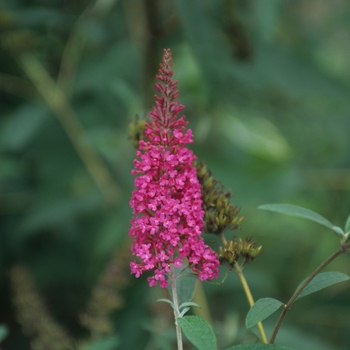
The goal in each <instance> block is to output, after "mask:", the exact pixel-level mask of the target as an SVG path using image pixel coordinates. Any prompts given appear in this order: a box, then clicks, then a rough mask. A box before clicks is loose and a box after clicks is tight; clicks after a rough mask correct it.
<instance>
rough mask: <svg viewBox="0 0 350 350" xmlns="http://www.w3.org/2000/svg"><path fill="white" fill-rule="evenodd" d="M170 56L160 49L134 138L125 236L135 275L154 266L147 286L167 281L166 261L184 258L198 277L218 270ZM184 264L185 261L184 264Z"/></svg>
mask: <svg viewBox="0 0 350 350" xmlns="http://www.w3.org/2000/svg"><path fill="white" fill-rule="evenodd" d="M171 67H172V57H171V52H170V50H169V49H167V50H164V56H163V61H162V63H161V64H160V69H159V75H157V79H158V80H159V82H158V83H157V84H156V85H155V88H156V89H157V90H158V91H159V93H160V96H157V95H155V99H156V106H155V107H153V110H152V111H151V113H150V115H149V117H150V122H149V123H146V131H145V135H146V140H141V141H140V142H139V149H138V151H137V152H136V156H137V157H138V159H136V160H135V161H134V165H135V168H134V170H132V173H133V174H136V175H138V177H136V179H135V188H136V189H135V190H134V191H133V193H132V198H131V201H130V205H131V207H132V209H133V214H134V217H133V219H132V221H131V229H130V231H129V234H130V236H132V237H133V240H134V244H133V246H132V252H133V254H134V255H135V256H137V257H138V258H139V260H141V262H139V263H138V262H136V261H134V262H131V264H130V267H131V272H132V273H133V274H135V275H136V277H139V276H140V275H141V274H142V273H143V272H145V271H150V270H152V271H154V275H153V276H152V277H149V278H148V282H149V285H150V286H154V285H157V284H158V283H159V285H160V286H161V287H163V288H166V287H167V286H168V281H167V279H166V275H167V273H168V272H169V271H170V266H171V264H173V265H174V266H176V267H182V264H183V262H184V259H185V258H186V259H187V260H185V261H186V264H188V267H189V268H190V269H191V270H192V271H193V272H194V273H196V274H198V277H199V279H200V280H207V279H212V278H216V277H217V276H218V265H219V261H218V258H217V254H216V253H215V252H214V251H213V250H212V249H210V248H209V247H208V246H207V245H206V244H205V243H204V240H203V237H202V236H201V234H202V232H203V226H204V225H203V215H204V212H203V209H202V200H201V188H200V184H199V182H198V179H197V173H196V169H195V167H194V165H193V162H194V160H195V159H196V157H195V155H194V154H193V152H192V151H190V150H189V149H187V148H186V147H185V145H186V144H189V143H192V142H193V139H192V131H191V130H190V129H188V130H187V131H185V126H186V124H187V122H186V121H185V116H182V117H177V114H178V113H179V112H181V111H182V109H183V108H184V106H183V105H181V104H179V103H178V101H176V99H177V97H178V95H179V92H178V91H177V90H176V87H177V81H173V80H172V76H173V71H172V70H171ZM186 266H187V265H186Z"/></svg>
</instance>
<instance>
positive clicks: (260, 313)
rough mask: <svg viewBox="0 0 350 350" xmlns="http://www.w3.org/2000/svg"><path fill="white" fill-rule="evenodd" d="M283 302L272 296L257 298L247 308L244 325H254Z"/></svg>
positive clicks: (248, 326)
mask: <svg viewBox="0 0 350 350" xmlns="http://www.w3.org/2000/svg"><path fill="white" fill-rule="evenodd" d="M282 305H283V303H282V302H281V301H279V300H276V299H273V298H263V299H259V300H258V301H257V302H256V303H255V304H254V305H253V306H252V307H251V308H250V310H249V312H248V315H247V317H246V321H245V324H246V327H247V328H250V327H253V326H255V325H256V324H257V323H258V322H260V321H262V320H264V319H265V318H267V317H269V316H270V315H271V314H273V313H274V312H275V311H276V310H278V309H279V308H280V307H281V306H282Z"/></svg>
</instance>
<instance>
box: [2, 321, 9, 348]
mask: <svg viewBox="0 0 350 350" xmlns="http://www.w3.org/2000/svg"><path fill="white" fill-rule="evenodd" d="M8 334H9V330H8V328H7V327H6V326H5V325H3V324H2V325H0V343H1V342H2V341H3V340H4V339H5V338H6V337H7V336H8Z"/></svg>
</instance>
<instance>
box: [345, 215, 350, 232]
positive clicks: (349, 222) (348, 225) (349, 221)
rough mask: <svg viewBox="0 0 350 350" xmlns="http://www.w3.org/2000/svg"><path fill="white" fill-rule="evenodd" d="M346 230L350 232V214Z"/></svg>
mask: <svg viewBox="0 0 350 350" xmlns="http://www.w3.org/2000/svg"><path fill="white" fill-rule="evenodd" d="M345 232H346V233H348V232H350V215H349V217H348V219H347V220H346V224H345Z"/></svg>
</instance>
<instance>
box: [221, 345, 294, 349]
mask: <svg viewBox="0 0 350 350" xmlns="http://www.w3.org/2000/svg"><path fill="white" fill-rule="evenodd" d="M225 350H293V349H292V348H288V347H286V346H280V345H274V344H242V345H235V346H230V347H229V348H227V349H225Z"/></svg>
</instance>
